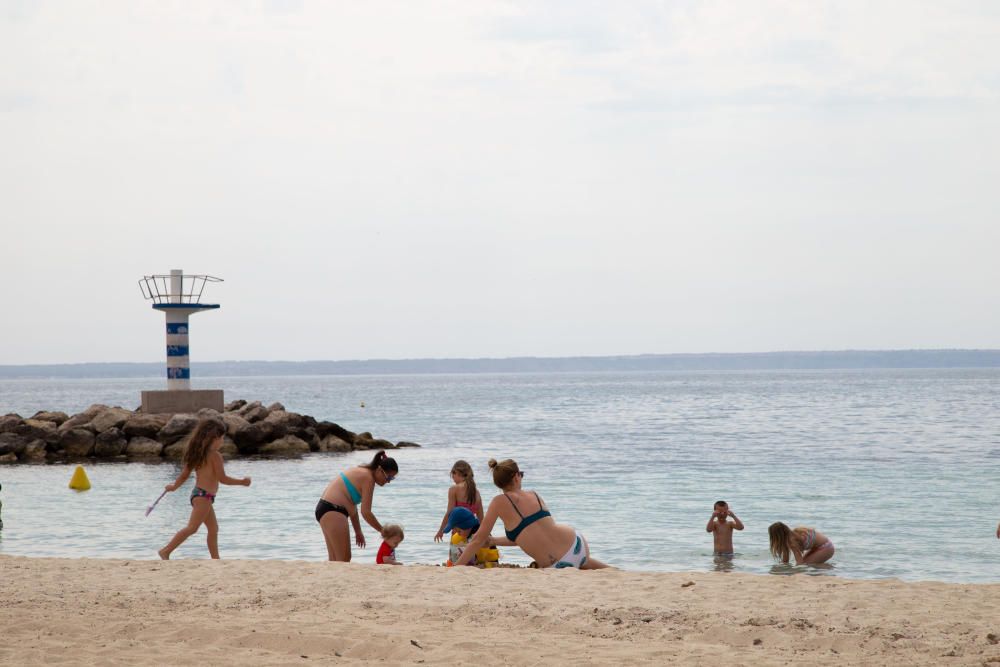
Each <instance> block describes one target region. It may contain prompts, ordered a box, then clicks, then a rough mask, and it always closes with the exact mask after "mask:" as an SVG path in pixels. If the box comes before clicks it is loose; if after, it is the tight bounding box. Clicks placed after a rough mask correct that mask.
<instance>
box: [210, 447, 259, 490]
mask: <svg viewBox="0 0 1000 667" xmlns="http://www.w3.org/2000/svg"><path fill="white" fill-rule="evenodd" d="M212 467H213V468H215V474H216V475H217V476H218V478H219V484H226V485H228V486H250V478H249V477H240V478H239V479H237V478H235V477H230V476H229V475H227V474H226V466H225V464H224V463H223V462H222V455H221V454H219V452H215V453H213V454H212Z"/></svg>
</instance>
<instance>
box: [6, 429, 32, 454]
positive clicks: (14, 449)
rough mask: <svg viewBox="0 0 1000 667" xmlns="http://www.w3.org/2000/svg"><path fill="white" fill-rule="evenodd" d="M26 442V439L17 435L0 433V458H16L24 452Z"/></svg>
mask: <svg viewBox="0 0 1000 667" xmlns="http://www.w3.org/2000/svg"><path fill="white" fill-rule="evenodd" d="M28 442H29V440H28V439H27V438H25V437H24V436H23V435H18V434H17V433H0V456H4V455H7V454H13V455H14V457H15V458H16V457H18V456H19V455H20V454H21V452H23V451H24V448H25V447H26V446H27V445H28Z"/></svg>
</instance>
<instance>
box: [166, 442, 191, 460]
mask: <svg viewBox="0 0 1000 667" xmlns="http://www.w3.org/2000/svg"><path fill="white" fill-rule="evenodd" d="M186 447H187V439H186V438H185V439H184V440H181V441H180V442H175V443H174V444H172V445H167V446H166V447H164V448H163V458H165V459H170V460H171V461H180V460H181V459H182V458H184V449H185V448H186Z"/></svg>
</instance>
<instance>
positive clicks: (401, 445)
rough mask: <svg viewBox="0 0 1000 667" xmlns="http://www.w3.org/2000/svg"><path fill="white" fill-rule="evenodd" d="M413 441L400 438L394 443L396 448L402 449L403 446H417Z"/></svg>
mask: <svg viewBox="0 0 1000 667" xmlns="http://www.w3.org/2000/svg"><path fill="white" fill-rule="evenodd" d="M419 446H420V445H418V444H417V443H415V442H407V441H406V440H400V441H399V442H397V443H396V449H403V448H404V447H419Z"/></svg>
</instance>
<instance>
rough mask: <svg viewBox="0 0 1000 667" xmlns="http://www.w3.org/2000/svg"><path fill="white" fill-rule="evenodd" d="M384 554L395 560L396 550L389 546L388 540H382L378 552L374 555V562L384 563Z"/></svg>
mask: <svg viewBox="0 0 1000 667" xmlns="http://www.w3.org/2000/svg"><path fill="white" fill-rule="evenodd" d="M386 556H388V557H389V558H392V559H393V560H396V550H395V549H393V548H392V547H390V546H389V543H388V542H382V546H380V547H379V548H378V554H376V556H375V562H376V563H377V564H378V565H385V560H384V559H385V557H386Z"/></svg>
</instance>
